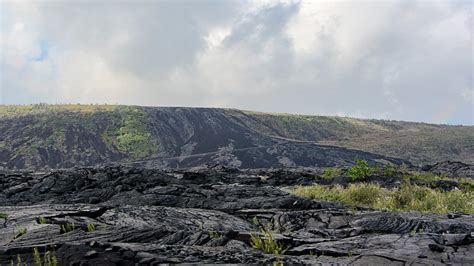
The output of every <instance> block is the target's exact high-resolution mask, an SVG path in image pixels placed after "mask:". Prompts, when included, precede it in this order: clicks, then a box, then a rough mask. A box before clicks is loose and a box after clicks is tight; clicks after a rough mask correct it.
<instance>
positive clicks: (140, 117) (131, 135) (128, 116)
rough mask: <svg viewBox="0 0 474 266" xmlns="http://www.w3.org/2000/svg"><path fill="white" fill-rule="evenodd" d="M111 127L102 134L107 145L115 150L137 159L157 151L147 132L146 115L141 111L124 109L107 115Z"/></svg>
mask: <svg viewBox="0 0 474 266" xmlns="http://www.w3.org/2000/svg"><path fill="white" fill-rule="evenodd" d="M108 115H109V118H110V119H109V121H111V125H110V126H109V127H108V128H107V130H106V132H104V134H103V137H104V139H105V140H106V142H107V143H109V144H111V145H113V146H114V147H115V148H117V150H119V151H120V152H123V153H127V154H129V155H131V157H132V158H134V159H138V158H143V157H146V156H148V155H150V154H153V153H156V152H157V151H158V146H157V144H156V143H155V142H154V141H153V140H152V136H151V134H150V133H149V131H148V128H147V125H148V124H149V123H148V115H147V113H145V112H144V111H143V110H142V109H139V108H134V107H124V108H122V109H120V111H119V112H113V113H109V114H108Z"/></svg>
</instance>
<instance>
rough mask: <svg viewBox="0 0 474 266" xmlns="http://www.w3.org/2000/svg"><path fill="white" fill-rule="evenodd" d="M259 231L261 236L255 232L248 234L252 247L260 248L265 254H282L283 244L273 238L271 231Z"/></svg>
mask: <svg viewBox="0 0 474 266" xmlns="http://www.w3.org/2000/svg"><path fill="white" fill-rule="evenodd" d="M261 233H262V234H263V236H260V235H258V234H257V233H251V234H250V245H251V246H252V247H253V248H255V249H258V250H261V251H263V252H264V253H267V254H273V255H277V256H279V255H282V254H283V245H282V244H281V243H278V241H276V240H275V238H274V236H273V233H271V232H270V231H268V230H262V231H261Z"/></svg>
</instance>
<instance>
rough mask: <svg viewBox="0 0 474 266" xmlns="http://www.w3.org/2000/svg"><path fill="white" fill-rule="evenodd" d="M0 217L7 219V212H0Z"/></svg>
mask: <svg viewBox="0 0 474 266" xmlns="http://www.w3.org/2000/svg"><path fill="white" fill-rule="evenodd" d="M0 219H3V220H7V219H8V214H6V213H0Z"/></svg>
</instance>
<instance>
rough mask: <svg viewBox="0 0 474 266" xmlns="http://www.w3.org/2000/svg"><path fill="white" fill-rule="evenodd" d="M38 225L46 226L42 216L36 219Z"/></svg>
mask: <svg viewBox="0 0 474 266" xmlns="http://www.w3.org/2000/svg"><path fill="white" fill-rule="evenodd" d="M38 223H39V224H46V219H45V218H44V217H43V216H39V217H38Z"/></svg>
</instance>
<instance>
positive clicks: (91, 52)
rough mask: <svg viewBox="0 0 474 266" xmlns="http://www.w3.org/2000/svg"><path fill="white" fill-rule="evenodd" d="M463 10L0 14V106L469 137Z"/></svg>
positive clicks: (66, 9)
mask: <svg viewBox="0 0 474 266" xmlns="http://www.w3.org/2000/svg"><path fill="white" fill-rule="evenodd" d="M471 10H472V2H470V1H395V0H393V1H392V0H387V1H301V2H299V1H278V2H277V1H251V2H243V1H219V2H216V1H209V2H207V1H206V2H204V1H199V2H179V1H178V2H174V1H170V2H165V1H163V2H138V3H136V2H114V1H110V2H108V1H106V2H104V1H102V2H97V3H94V4H91V3H86V2H81V1H75V2H60V1H55V2H43V1H38V2H2V10H1V11H0V12H1V22H2V23H1V35H0V48H1V51H2V62H1V68H2V69H1V72H2V74H1V75H0V79H1V87H0V97H1V99H0V103H5V104H8V103H31V102H39V101H41V102H83V103H85V102H98V103H103V102H110V103H123V104H143V105H167V106H170V105H180V106H181V105H185V106H218V107H236V108H244V109H253V110H262V111H278V112H293V113H306V114H318V113H320V114H336V113H338V112H339V113H343V114H349V115H350V114H352V115H356V116H360V117H376V118H390V119H405V120H423V121H428V122H453V123H459V122H461V123H466V124H473V123H474V121H473V120H474V118H473V113H472V104H473V102H472V97H471V96H472V88H473V85H472V80H473V77H472V76H473V75H474V72H473V59H474V58H473V57H469V56H466V55H467V54H472V55H473V56H474V52H473V43H472V31H473V29H472V23H471V22H472V16H473V15H472V12H470V11H471ZM45 49H47V51H45ZM45 52H46V53H45ZM34 59H41V60H34ZM448 107H449V108H448ZM448 109H449V110H448ZM443 110H445V111H443ZM446 110H448V111H449V112H448V111H446ZM440 113H442V115H440Z"/></svg>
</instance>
